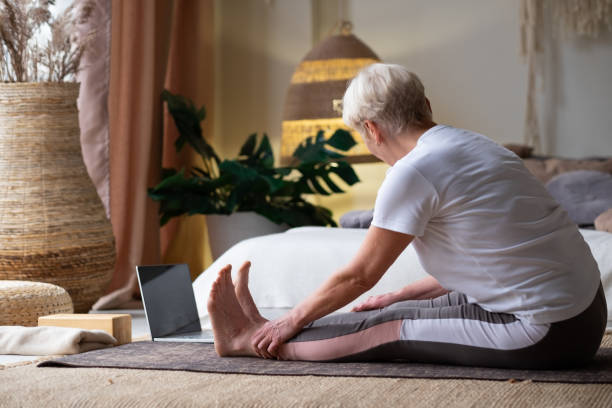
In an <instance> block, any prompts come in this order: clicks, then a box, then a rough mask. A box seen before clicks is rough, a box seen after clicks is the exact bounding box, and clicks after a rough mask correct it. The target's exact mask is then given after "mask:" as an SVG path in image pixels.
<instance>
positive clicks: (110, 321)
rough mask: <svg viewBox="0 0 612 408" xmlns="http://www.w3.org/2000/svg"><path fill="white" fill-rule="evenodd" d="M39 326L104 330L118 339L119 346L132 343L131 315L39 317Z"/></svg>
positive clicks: (104, 314) (82, 314)
mask: <svg viewBox="0 0 612 408" xmlns="http://www.w3.org/2000/svg"><path fill="white" fill-rule="evenodd" d="M38 325H39V326H58V327H76V328H79V329H86V330H96V329H97V330H104V331H105V332H107V333H108V334H110V335H111V336H113V337H114V338H116V339H117V342H118V343H117V344H116V345H117V346H119V345H121V344H126V343H131V342H132V316H130V315H129V314H106V313H101V314H84V313H81V314H78V313H77V314H54V315H49V316H42V317H39V318H38Z"/></svg>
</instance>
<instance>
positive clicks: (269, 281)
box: [193, 227, 612, 327]
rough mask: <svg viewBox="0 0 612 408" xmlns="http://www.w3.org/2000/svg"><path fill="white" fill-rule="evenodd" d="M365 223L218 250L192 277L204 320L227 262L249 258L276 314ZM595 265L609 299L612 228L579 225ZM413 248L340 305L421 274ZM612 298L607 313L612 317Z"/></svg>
mask: <svg viewBox="0 0 612 408" xmlns="http://www.w3.org/2000/svg"><path fill="white" fill-rule="evenodd" d="M366 231H367V230H365V229H347V228H324V227H302V228H293V229H290V230H289V231H287V232H284V233H280V234H272V235H266V236H261V237H257V238H251V239H248V240H245V241H242V242H240V243H238V244H236V245H235V246H233V247H232V248H230V249H229V250H228V251H227V252H225V253H224V254H223V255H221V256H220V257H219V258H218V259H217V260H216V261H215V262H214V263H213V264H212V265H211V266H210V267H209V268H208V269H206V270H205V271H204V272H203V273H202V274H201V275H200V276H199V277H198V278H197V279H196V281H195V282H194V283H193V287H194V292H195V295H196V303H197V306H198V311H199V313H200V317H201V318H202V322H203V325H204V326H205V327H209V323H208V312H207V311H206V302H207V299H208V293H209V292H210V288H211V285H212V282H213V281H214V279H215V277H216V275H217V272H218V271H219V269H221V268H222V267H223V266H224V265H226V264H232V265H233V267H234V270H237V268H238V267H239V266H240V265H241V264H242V263H243V262H244V261H245V260H250V261H251V263H252V267H251V273H250V282H249V288H250V289H251V292H252V294H253V299H254V300H255V303H256V304H257V305H258V307H260V308H261V309H262V314H263V315H264V316H265V317H268V318H275V317H278V316H279V315H280V314H282V313H283V312H284V311H286V310H289V309H291V308H292V307H294V306H295V305H296V304H298V303H299V302H300V301H301V300H302V299H304V298H305V297H306V296H308V295H309V294H310V293H312V292H313V291H314V290H315V289H316V288H317V287H318V286H319V285H320V284H321V283H322V282H323V281H324V280H325V279H326V278H327V277H328V276H329V275H330V274H331V273H333V272H334V271H335V270H336V269H338V268H340V267H341V266H344V265H346V263H347V262H348V261H349V260H350V259H351V258H352V257H353V255H354V254H355V253H356V252H357V250H358V248H359V245H360V244H361V242H362V241H363V238H364V236H365V234H366ZM581 233H582V235H583V236H584V238H585V240H586V242H587V243H588V244H589V246H590V248H591V251H592V252H593V256H594V257H595V260H596V261H597V263H598V265H599V270H600V272H601V277H602V278H601V280H602V282H603V285H604V290H605V293H606V298H607V299H612V234H611V233H608V232H602V231H594V230H581ZM425 275H426V274H425V271H424V270H423V268H422V267H421V265H420V263H419V261H418V258H417V256H416V253H415V252H414V248H413V247H412V246H411V245H410V246H409V247H408V248H407V249H406V250H405V251H404V252H403V253H402V254H401V255H400V257H399V258H398V259H397V260H396V261H395V263H394V264H393V265H392V266H391V268H390V269H389V270H388V271H387V273H386V274H385V275H384V276H383V277H382V279H381V280H380V281H379V282H378V283H377V284H376V286H375V287H374V288H372V289H371V290H370V291H369V292H367V293H365V294H363V295H362V296H361V297H359V298H358V299H356V300H355V301H354V302H352V303H351V304H349V305H347V306H345V307H344V308H342V309H340V311H341V312H342V311H347V310H350V308H351V307H352V305H353V304H355V303H359V302H360V301H362V300H363V299H365V298H366V297H368V296H370V295H372V294H379V293H386V292H390V291H393V290H396V289H398V288H400V287H402V286H404V285H406V284H408V283H410V282H412V281H414V280H417V279H420V278H422V277H424V276H425ZM611 306H612V302H611V301H608V316H610V317H611V318H612V309H611Z"/></svg>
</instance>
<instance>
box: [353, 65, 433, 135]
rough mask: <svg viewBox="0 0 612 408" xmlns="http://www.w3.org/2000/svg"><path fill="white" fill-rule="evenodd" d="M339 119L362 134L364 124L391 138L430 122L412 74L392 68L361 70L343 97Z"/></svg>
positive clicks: (368, 67)
mask: <svg viewBox="0 0 612 408" xmlns="http://www.w3.org/2000/svg"><path fill="white" fill-rule="evenodd" d="M342 104H343V109H342V119H343V120H344V123H346V124H347V125H348V126H350V127H352V128H354V129H356V130H358V131H359V132H360V133H362V134H364V132H365V129H364V125H363V123H364V121H366V120H371V121H373V122H376V123H377V124H378V125H379V126H382V127H383V129H385V130H386V131H387V132H389V133H390V135H391V136H395V135H396V134H398V133H399V132H401V131H403V130H405V129H406V128H420V127H423V126H424V125H426V124H428V123H429V122H431V120H432V118H431V110H430V108H429V106H428V104H427V99H426V98H425V88H424V87H423V84H422V83H421V80H420V79H419V77H418V76H416V74H414V73H412V72H410V71H408V70H407V69H406V68H404V67H402V66H401V65H396V64H372V65H368V66H367V67H365V68H364V69H362V70H361V71H360V72H359V73H358V74H357V76H356V77H355V78H353V80H352V81H351V82H350V84H349V86H348V89H347V90H346V92H345V93H344V100H343V103H342Z"/></svg>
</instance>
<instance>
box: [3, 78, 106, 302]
mask: <svg viewBox="0 0 612 408" xmlns="http://www.w3.org/2000/svg"><path fill="white" fill-rule="evenodd" d="M78 95H79V85H78V84H74V83H63V84H58V83H14V84H2V83H0V279H9V280H33V281H40V282H48V283H52V284H55V285H58V286H61V287H63V288H65V289H66V290H67V291H68V293H69V294H70V296H71V297H72V301H73V303H74V309H75V311H77V312H87V311H88V310H89V308H90V307H91V305H92V304H93V303H94V302H95V301H96V300H97V299H98V298H99V297H100V296H101V295H102V294H103V293H104V291H105V290H106V287H107V286H108V284H109V282H110V278H111V274H112V271H113V267H114V262H115V249H114V238H113V233H112V229H111V224H110V222H109V221H108V219H107V218H106V214H105V212H104V208H103V206H102V203H101V201H100V198H99V197H98V195H97V192H96V190H95V187H94V186H93V183H92V182H91V179H90V178H89V175H88V174H87V170H86V168H85V165H84V163H83V158H82V154H81V144H80V132H79V123H78V112H77V107H76V99H77V97H78Z"/></svg>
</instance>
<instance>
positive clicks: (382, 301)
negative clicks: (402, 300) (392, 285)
mask: <svg viewBox="0 0 612 408" xmlns="http://www.w3.org/2000/svg"><path fill="white" fill-rule="evenodd" d="M397 301H399V299H398V298H397V295H396V293H395V292H391V293H385V294H384V295H377V296H370V297H369V298H367V299H366V301H365V302H363V303H361V304H359V305H357V306H355V307H353V308H352V309H351V312H363V311H365V310H373V309H382V308H383V307H387V306H389V305H391V304H393V303H395V302H397Z"/></svg>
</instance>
